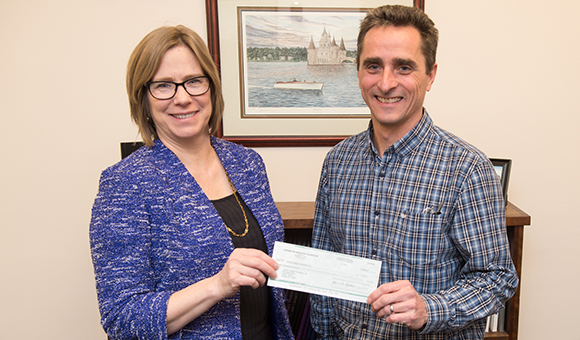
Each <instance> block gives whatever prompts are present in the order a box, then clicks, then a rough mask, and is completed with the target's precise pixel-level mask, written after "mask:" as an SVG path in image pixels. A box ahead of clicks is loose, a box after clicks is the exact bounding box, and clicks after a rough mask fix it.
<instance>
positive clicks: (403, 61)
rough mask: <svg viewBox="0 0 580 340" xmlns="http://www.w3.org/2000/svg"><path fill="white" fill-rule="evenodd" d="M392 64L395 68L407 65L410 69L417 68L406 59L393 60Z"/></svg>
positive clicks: (415, 64) (410, 60) (412, 61)
mask: <svg viewBox="0 0 580 340" xmlns="http://www.w3.org/2000/svg"><path fill="white" fill-rule="evenodd" d="M393 64H394V65H396V66H402V65H408V66H410V67H411V68H414V69H415V68H417V63H416V62H415V61H414V60H412V59H406V58H395V59H393Z"/></svg>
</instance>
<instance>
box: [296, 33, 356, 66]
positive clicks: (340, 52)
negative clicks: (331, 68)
mask: <svg viewBox="0 0 580 340" xmlns="http://www.w3.org/2000/svg"><path fill="white" fill-rule="evenodd" d="M307 50H308V65H310V66H316V65H337V64H343V63H345V62H355V59H354V58H350V57H347V56H346V47H344V39H342V38H341V39H340V45H337V44H336V40H335V39H334V38H333V37H331V36H330V34H328V33H327V32H326V28H324V30H323V32H322V35H321V36H320V42H319V44H318V48H316V46H315V45H314V40H313V39H312V37H310V45H309V46H308V49H307Z"/></svg>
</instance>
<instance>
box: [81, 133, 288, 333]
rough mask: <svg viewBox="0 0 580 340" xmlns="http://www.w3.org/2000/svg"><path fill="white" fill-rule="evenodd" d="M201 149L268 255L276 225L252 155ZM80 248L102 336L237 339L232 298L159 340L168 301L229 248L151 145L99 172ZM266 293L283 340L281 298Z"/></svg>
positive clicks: (195, 196) (203, 205) (204, 201)
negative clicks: (84, 245) (215, 162)
mask: <svg viewBox="0 0 580 340" xmlns="http://www.w3.org/2000/svg"><path fill="white" fill-rule="evenodd" d="M211 144H212V146H213V147H214V149H215V150H216V152H217V154H218V156H219V158H220V159H221V162H222V164H223V166H224V168H225V170H226V171H227V173H228V175H229V176H230V178H231V180H232V182H233V184H234V186H235V187H236V189H237V190H238V192H239V194H240V195H241V197H242V198H243V199H244V201H245V202H246V204H247V205H248V207H249V208H250V209H251V211H252V213H253V214H254V216H255V217H256V219H257V220H258V223H259V224H260V226H261V227H262V231H263V234H264V238H265V239H266V244H267V245H268V251H269V253H270V255H271V254H272V248H273V246H274V241H277V240H278V241H282V240H283V239H284V226H283V224H282V219H281V217H280V214H279V212H278V210H277V209H276V205H275V204H274V200H273V199H272V195H271V192H270V186H269V183H268V178H267V175H266V170H265V167H264V164H263V161H262V159H261V157H260V156H259V155H258V154H257V153H256V152H255V151H253V150H251V149H247V148H245V147H243V146H240V145H236V144H233V143H229V142H227V141H223V140H221V139H217V138H213V137H212V138H211ZM90 242H91V252H92V258H93V266H94V270H95V277H96V286H97V295H98V300H99V309H100V312H101V324H102V325H103V328H104V329H105V331H106V332H107V334H108V335H109V337H110V338H111V339H115V340H117V339H241V338H242V335H241V326H240V296H239V293H238V294H236V295H234V296H232V297H230V298H227V299H224V300H222V301H220V302H218V303H217V304H216V305H215V306H213V307H212V308H211V309H209V310H208V311H207V312H205V313H204V314H203V315H201V316H200V317H198V318H197V319H195V320H194V321H193V322H191V323H190V324H188V325H187V326H185V327H184V328H183V329H182V330H181V331H179V332H177V333H175V334H172V335H171V336H169V337H168V336H167V329H166V312H167V300H168V299H169V296H170V295H171V294H172V293H174V292H175V291H178V290H180V289H183V288H185V287H187V286H189V285H191V284H193V283H195V282H198V281H200V280H203V279H205V278H208V277H211V276H213V275H215V274H217V273H218V272H219V271H220V270H221V269H222V268H223V266H224V264H225V263H226V261H227V259H228V257H229V255H230V254H231V252H232V251H233V250H234V247H233V245H232V241H231V238H230V235H229V234H228V232H227V230H226V227H225V225H224V223H223V221H222V219H221V217H220V215H219V214H218V212H217V211H216V210H215V208H214V207H213V205H212V203H211V202H210V201H209V199H208V198H207V196H206V195H205V194H204V193H203V191H202V190H201V188H200V187H199V185H198V184H197V183H196V181H195V180H194V178H193V177H192V176H191V175H190V174H189V172H188V171H187V169H186V168H185V166H184V165H183V164H182V163H181V161H180V160H179V159H178V158H177V156H175V154H173V153H172V152H171V151H170V150H169V149H167V148H166V147H165V146H164V145H163V143H161V142H160V141H159V140H157V141H156V142H155V145H154V146H153V147H150V148H149V147H142V148H140V149H139V150H137V151H135V152H134V153H132V154H131V155H130V156H128V157H127V158H125V159H123V160H122V161H120V162H119V163H117V164H115V165H114V166H112V167H110V168H108V169H106V170H105V171H103V173H102V175H101V180H100V184H99V192H98V194H97V197H96V199H95V203H94V206H93V212H92V220H91V225H90ZM271 291H272V304H273V306H272V311H273V315H272V319H273V320H274V326H275V329H276V336H277V338H278V339H293V335H292V331H291V328H290V325H289V322H288V313H287V311H286V309H285V297H284V294H283V291H282V290H280V289H274V288H273V289H272V290H271Z"/></svg>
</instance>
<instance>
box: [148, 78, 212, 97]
mask: <svg viewBox="0 0 580 340" xmlns="http://www.w3.org/2000/svg"><path fill="white" fill-rule="evenodd" d="M200 78H205V79H206V80H207V90H205V91H204V92H203V93H198V94H191V93H189V91H187V87H185V83H187V82H189V81H191V80H193V79H200ZM156 83H172V84H173V85H175V88H174V89H173V95H172V96H171V97H169V98H157V97H155V95H154V94H153V92H152V91H151V85H153V84H156ZM143 86H145V87H146V88H147V91H149V94H150V95H151V96H152V97H153V98H155V99H157V100H169V99H172V98H173V97H175V95H176V94H177V89H178V88H179V87H180V86H182V87H183V89H184V90H185V92H186V93H187V94H188V95H190V96H192V97H198V96H201V95H204V94H206V93H207V91H209V89H210V88H211V79H210V78H209V77H208V76H199V77H193V78H189V79H187V80H185V81H182V82H181V83H176V82H174V81H167V80H160V81H150V82H147V83H145V84H143Z"/></svg>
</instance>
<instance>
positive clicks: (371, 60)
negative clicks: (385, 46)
mask: <svg viewBox="0 0 580 340" xmlns="http://www.w3.org/2000/svg"><path fill="white" fill-rule="evenodd" d="M373 64H378V65H382V64H383V60H382V59H381V58H378V57H370V58H366V59H365V60H363V66H368V65H373Z"/></svg>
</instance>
